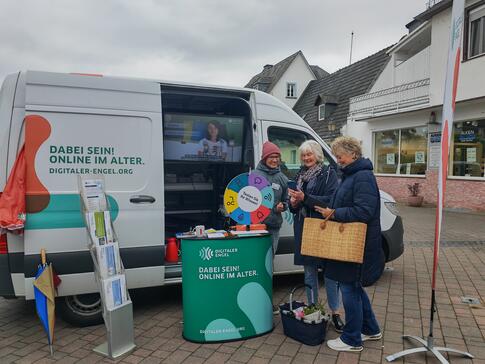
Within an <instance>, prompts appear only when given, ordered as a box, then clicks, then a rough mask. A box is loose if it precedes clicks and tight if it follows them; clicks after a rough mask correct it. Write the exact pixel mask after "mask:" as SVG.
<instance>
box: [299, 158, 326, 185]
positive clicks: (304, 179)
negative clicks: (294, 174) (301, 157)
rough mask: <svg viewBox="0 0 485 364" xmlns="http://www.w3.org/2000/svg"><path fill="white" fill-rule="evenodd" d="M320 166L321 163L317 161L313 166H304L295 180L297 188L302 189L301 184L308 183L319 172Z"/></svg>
mask: <svg viewBox="0 0 485 364" xmlns="http://www.w3.org/2000/svg"><path fill="white" fill-rule="evenodd" d="M303 168H305V167H303ZM322 168H323V165H322V164H321V163H317V164H315V165H314V166H313V167H310V168H306V169H305V170H304V171H302V173H300V175H299V176H298V180H297V181H296V187H297V189H299V190H300V191H302V190H303V184H304V183H308V181H310V180H311V179H313V178H315V177H316V176H317V175H318V174H319V173H320V172H321V170H322Z"/></svg>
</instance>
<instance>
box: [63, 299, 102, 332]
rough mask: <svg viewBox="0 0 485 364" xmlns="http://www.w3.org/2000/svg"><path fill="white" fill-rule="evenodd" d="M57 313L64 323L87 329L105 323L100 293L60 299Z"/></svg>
mask: <svg viewBox="0 0 485 364" xmlns="http://www.w3.org/2000/svg"><path fill="white" fill-rule="evenodd" d="M57 312H59V314H60V316H61V317H62V318H63V320H64V321H66V322H68V323H70V324H71V325H74V326H79V327H85V326H92V325H98V324H100V323H102V322H103V307H102V303H101V297H100V295H99V293H88V294H80V295H75V296H66V297H60V298H58V300H57Z"/></svg>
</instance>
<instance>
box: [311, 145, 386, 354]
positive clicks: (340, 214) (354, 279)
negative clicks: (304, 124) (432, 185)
mask: <svg viewBox="0 0 485 364" xmlns="http://www.w3.org/2000/svg"><path fill="white" fill-rule="evenodd" d="M332 151H333V153H334V155H335V156H336V158H337V162H338V163H339V165H340V166H341V167H342V173H343V175H342V182H341V184H340V186H339V188H338V189H337V191H336V192H335V194H334V196H333V199H332V203H331V207H332V209H335V213H334V214H333V219H335V220H336V221H340V222H363V223H366V224H367V233H366V241H365V250H364V262H363V264H356V263H346V262H339V261H335V260H327V264H326V268H325V277H328V278H330V279H333V280H335V281H337V282H338V283H339V287H340V290H341V292H342V301H343V304H344V310H345V322H346V324H345V327H344V330H343V333H342V335H341V336H340V337H339V338H337V339H335V340H329V341H327V345H328V347H330V348H331V349H333V350H337V351H361V350H362V349H363V347H362V341H367V340H379V339H380V338H381V337H382V334H381V332H380V329H379V324H378V323H377V320H376V318H375V315H374V312H373V311H372V306H371V304H370V301H369V298H368V296H367V294H366V292H365V291H364V289H363V288H362V283H363V281H364V280H367V281H375V280H376V279H377V278H378V275H379V274H380V269H378V268H377V265H378V264H376V263H378V262H381V261H382V258H383V254H384V253H383V251H382V246H381V226H380V196H379V188H378V187H377V181H376V178H375V176H374V173H373V172H372V169H373V167H372V163H371V161H370V160H368V159H365V158H362V149H361V147H360V143H359V142H358V141H357V140H356V139H355V138H349V137H339V138H337V139H335V141H334V142H333V144H332ZM332 209H329V208H318V207H317V208H316V210H318V211H319V212H320V213H321V214H322V215H323V216H324V217H326V216H328V215H329V214H330V213H331V212H332ZM373 267H375V269H373ZM364 272H365V274H364Z"/></svg>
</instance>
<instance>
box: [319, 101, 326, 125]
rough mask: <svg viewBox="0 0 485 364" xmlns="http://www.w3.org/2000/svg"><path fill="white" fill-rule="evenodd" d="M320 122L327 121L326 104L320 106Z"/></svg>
mask: <svg viewBox="0 0 485 364" xmlns="http://www.w3.org/2000/svg"><path fill="white" fill-rule="evenodd" d="M318 120H319V121H321V120H325V104H321V105H320V106H318Z"/></svg>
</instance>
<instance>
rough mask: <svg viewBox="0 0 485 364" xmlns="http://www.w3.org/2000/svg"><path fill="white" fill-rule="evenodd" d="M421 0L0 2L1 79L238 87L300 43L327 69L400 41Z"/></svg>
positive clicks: (422, 5)
mask: <svg viewBox="0 0 485 364" xmlns="http://www.w3.org/2000/svg"><path fill="white" fill-rule="evenodd" d="M425 3H426V1H425V0H404V1H403V0H400V1H398V0H319V1H318V0H297V1H295V0H292V1H288V0H237V1H235V0H77V1H72V0H30V1H27V0H0V5H1V7H0V80H3V78H4V77H5V76H6V75H7V74H9V73H12V72H16V71H18V70H27V69H29V70H47V71H56V72H85V73H102V74H105V75H115V76H131V77H148V78H156V79H165V80H179V81H189V82H204V83H213V84H226V85H233V86H243V85H244V84H246V83H247V81H249V79H250V78H251V77H252V76H253V75H254V74H256V73H259V72H260V71H261V69H262V66H263V65H264V64H268V63H269V64H274V63H277V62H278V61H280V60H282V59H283V58H285V57H287V56H288V55H290V54H292V53H294V52H296V51H298V50H302V51H303V53H304V55H305V57H306V58H307V60H308V62H309V63H310V64H316V65H319V66H320V67H322V68H323V69H325V70H326V71H328V72H333V71H336V70H337V69H339V68H342V67H345V66H347V65H348V62H349V50H350V33H351V31H352V30H353V31H354V33H355V37H354V52H353V57H352V59H353V61H355V60H359V59H362V58H365V57H366V56H368V55H371V54H372V53H375V52H377V51H379V50H380V49H382V48H385V47H387V46H388V45H391V44H393V43H395V42H397V41H398V40H399V39H400V38H401V37H402V36H403V35H405V34H406V32H407V29H406V28H405V24H407V23H408V22H409V21H411V20H412V18H413V16H415V15H417V14H419V13H421V12H422V11H424V10H425Z"/></svg>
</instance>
